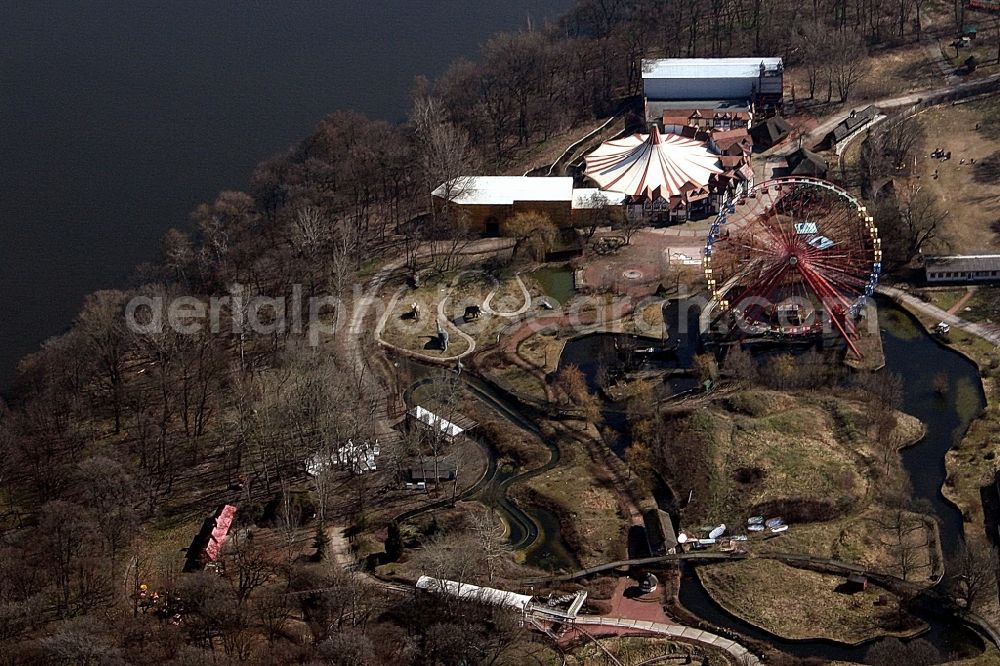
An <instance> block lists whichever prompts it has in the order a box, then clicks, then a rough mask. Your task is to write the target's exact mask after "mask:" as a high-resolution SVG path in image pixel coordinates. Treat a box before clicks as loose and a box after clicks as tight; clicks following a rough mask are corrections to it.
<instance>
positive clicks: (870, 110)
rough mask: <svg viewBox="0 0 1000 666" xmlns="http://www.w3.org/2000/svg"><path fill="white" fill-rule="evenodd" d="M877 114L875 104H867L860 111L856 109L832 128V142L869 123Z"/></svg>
mask: <svg viewBox="0 0 1000 666" xmlns="http://www.w3.org/2000/svg"><path fill="white" fill-rule="evenodd" d="M877 115H878V109H877V108H876V107H875V105H874V104H873V105H871V106H867V107H865V108H864V109H862V110H861V111H858V112H857V113H855V114H854V115H853V116H848V117H847V118H844V120H843V121H842V122H841V123H840V124H839V125H837V126H836V127H834V128H833V132H831V134H833V140H834V142H837V141H840V140H842V139H844V138H845V137H847V136H850V135H851V134H853V133H854V131H855V130H857V129H858V128H859V127H861V126H863V125H866V124H868V123H870V122H871V121H872V120H873V119H874V118H875V116H877Z"/></svg>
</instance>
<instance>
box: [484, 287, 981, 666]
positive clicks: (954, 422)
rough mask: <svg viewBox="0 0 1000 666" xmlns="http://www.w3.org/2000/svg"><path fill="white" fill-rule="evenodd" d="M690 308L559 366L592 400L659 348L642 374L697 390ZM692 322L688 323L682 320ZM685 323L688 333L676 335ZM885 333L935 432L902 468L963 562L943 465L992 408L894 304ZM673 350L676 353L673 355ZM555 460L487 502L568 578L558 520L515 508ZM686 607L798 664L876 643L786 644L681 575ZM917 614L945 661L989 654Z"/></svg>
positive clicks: (944, 618)
mask: <svg viewBox="0 0 1000 666" xmlns="http://www.w3.org/2000/svg"><path fill="white" fill-rule="evenodd" d="M684 307H685V306H684V304H682V303H677V302H672V303H670V304H668V307H667V309H666V310H665V314H666V315H667V317H666V318H667V321H668V323H669V329H668V331H667V333H666V335H665V336H664V339H663V340H656V339H651V338H635V337H634V336H626V335H619V334H603V333H598V334H591V335H585V336H582V337H580V338H576V339H573V340H570V341H569V342H568V343H567V344H566V347H565V349H564V351H563V354H562V356H561V357H560V366H564V365H566V364H569V363H573V364H575V365H577V366H578V367H579V368H580V369H581V371H583V373H584V375H585V376H586V378H587V381H588V383H589V386H590V388H591V390H594V391H599V390H600V383H601V381H600V377H599V374H600V368H601V366H602V365H605V364H606V362H607V361H608V360H609V359H610V358H611V356H612V355H614V354H618V353H619V349H618V346H619V345H625V346H628V347H630V348H633V347H636V346H640V347H641V346H653V347H659V348H660V349H661V350H662V353H657V354H652V355H649V356H646V357H643V358H641V359H640V361H639V364H638V365H637V368H638V369H640V370H654V371H660V372H664V373H666V375H667V377H666V378H665V380H664V381H665V392H667V393H676V392H679V391H684V390H689V389H691V388H694V387H695V380H694V379H692V378H690V377H683V376H676V375H677V374H678V371H681V370H683V369H684V368H690V366H691V362H692V359H693V356H694V355H695V354H696V353H698V351H699V350H700V340H699V336H698V317H697V312H693V314H692V313H685V311H684V309H683V308H684ZM685 314H688V315H690V316H686V317H685V316H684V315H685ZM678 322H680V325H678ZM879 325H880V328H881V329H882V339H883V344H884V349H885V357H886V369H885V370H884V371H885V372H893V373H898V374H899V375H900V376H901V378H902V381H903V387H904V393H903V409H904V411H906V412H907V413H909V414H911V415H913V416H915V417H917V418H919V419H920V420H921V421H922V422H923V423H924V424H925V425H926V426H927V434H926V436H925V437H924V439H923V440H921V441H920V442H919V443H918V444H916V445H914V446H912V447H910V448H909V449H907V450H905V451H904V452H903V455H902V462H903V465H904V467H905V469H906V470H907V471H908V473H909V475H910V477H911V481H912V488H913V497H914V498H915V499H921V500H926V501H927V502H928V503H929V506H930V507H931V509H932V511H933V513H934V515H935V516H936V518H937V520H938V523H939V525H940V535H941V542H942V547H943V550H944V552H945V555H946V558H947V557H948V556H949V555H951V554H953V553H954V552H955V548H956V547H957V546H958V544H959V543H960V541H961V539H962V517H961V514H960V512H959V511H958V510H957V508H955V507H954V506H953V505H952V504H950V503H949V502H948V501H947V500H946V499H945V498H944V497H943V495H942V494H941V490H940V489H941V485H942V484H943V482H944V479H945V468H944V455H945V453H946V452H947V451H948V449H949V448H951V447H952V446H953V445H954V443H955V442H956V441H957V439H958V438H960V437H961V436H962V435H963V434H964V433H965V431H966V430H967V428H968V426H969V424H970V423H971V421H972V420H973V419H974V418H975V417H976V415H977V414H978V413H979V412H980V411H981V410H982V409H983V407H984V406H985V396H984V394H983V391H982V385H981V382H980V380H979V374H978V369H977V368H976V366H975V364H973V363H972V362H971V361H969V360H968V359H966V358H965V357H964V356H962V355H960V354H958V353H956V352H954V351H952V350H950V349H949V348H947V347H946V346H944V345H942V344H940V343H939V342H938V341H937V340H935V339H934V338H933V337H932V336H930V335H929V334H928V333H927V332H926V331H925V330H924V328H923V327H922V326H921V325H920V324H919V322H917V321H916V319H914V318H913V317H912V316H911V315H910V314H909V313H907V312H905V311H903V310H901V309H900V308H898V307H897V306H895V305H894V304H892V303H890V302H886V301H883V302H880V303H879ZM668 349H670V350H671V351H667V350H668ZM939 375H941V376H945V377H947V380H948V390H947V391H946V392H944V393H943V394H942V393H941V392H938V391H936V390H935V377H937V376H939ZM466 385H467V386H468V387H469V388H470V389H471V390H472V392H473V394H475V395H476V396H477V397H478V398H479V399H480V400H483V401H484V402H486V403H487V404H488V405H489V406H490V407H491V408H492V409H494V410H495V411H497V412H499V413H500V414H501V415H502V416H504V417H505V418H507V419H508V420H510V421H512V422H513V423H515V424H517V425H519V426H521V427H523V428H525V429H528V430H530V431H532V432H535V433H537V432H538V431H537V428H536V427H535V425H534V423H533V422H531V420H530V418H528V416H527V415H525V414H523V413H522V412H523V408H522V407H521V406H520V405H518V404H517V403H516V401H514V400H513V399H510V398H509V397H508V396H505V395H503V394H502V392H500V391H498V390H497V389H496V387H493V386H490V385H488V384H486V383H484V382H482V381H480V380H478V379H477V378H474V377H471V376H468V375H466ZM604 417H605V422H606V424H607V425H608V426H610V427H611V428H613V429H615V430H617V431H618V432H619V434H620V435H621V436H620V437H619V438H618V441H617V442H616V444H615V445H614V446H613V448H614V449H615V452H616V453H617V454H618V455H623V454H624V451H625V449H626V448H627V446H628V437H627V428H626V427H625V426H626V424H625V417H624V414H623V413H622V411H621V410H620V409H617V408H615V407H614V405H613V404H610V403H609V404H608V405H607V406H606V409H605V412H604ZM547 445H548V446H549V448H550V452H551V454H552V455H551V458H550V460H549V461H548V463H546V464H545V465H543V466H542V467H540V468H536V469H534V470H528V471H525V472H520V473H515V470H513V469H503V468H502V467H501V468H497V466H496V464H495V459H494V460H492V461H491V470H495V473H493V472H490V473H488V475H487V476H488V477H489V478H488V479H487V480H486V481H485V482H484V485H483V487H482V488H481V489H479V495H478V496H479V498H480V499H481V500H483V501H484V502H486V503H487V504H489V505H492V506H495V507H496V508H497V510H498V511H499V512H500V513H501V515H502V516H504V519H505V522H506V523H507V524H508V527H509V530H508V535H509V540H510V542H511V543H512V545H515V546H518V547H523V548H525V549H526V561H527V562H528V563H529V564H532V565H534V566H538V567H539V568H543V569H546V570H556V569H568V568H571V567H572V565H573V564H574V563H575V562H574V558H573V557H572V555H571V554H570V553H569V551H568V549H567V548H566V546H565V544H564V543H563V542H562V539H561V537H560V532H559V524H558V520H557V518H556V517H555V516H554V515H553V514H552V513H551V512H549V511H546V510H545V509H542V508H541V507H533V506H518V505H516V504H514V503H512V502H511V501H510V500H509V499H508V498H507V496H506V495H507V491H508V490H509V488H510V486H511V485H512V484H513V483H516V482H519V481H522V480H524V479H525V478H528V477H530V476H533V475H535V474H540V473H542V472H544V471H546V470H548V469H551V468H552V467H554V466H555V465H557V464H558V462H559V453H558V448H557V447H555V446H554V445H552V444H550V443H547ZM654 495H655V496H656V500H657V502H659V503H660V504H661V507H662V508H664V509H666V510H668V511H669V512H670V513H671V515H672V516H674V518H675V520H676V516H677V512H676V508H675V506H674V501H673V497H672V496H671V494H670V491H669V489H668V488H666V487H665V486H663V487H660V488H659V489H658V491H657V492H656V493H654ZM682 574H683V575H682V584H681V588H680V593H679V597H680V602H681V604H682V605H683V606H684V607H685V608H687V609H688V610H689V611H691V612H692V613H694V614H695V615H696V616H698V617H700V618H702V619H703V620H706V621H707V622H710V623H711V624H714V625H716V626H717V627H720V628H722V629H723V630H724V631H725V630H729V631H732V632H737V633H739V634H742V635H745V636H748V637H750V638H754V639H757V640H761V641H764V642H767V643H769V644H771V645H774V646H775V647H777V648H778V649H780V650H782V651H785V652H787V653H790V654H793V655H796V656H799V657H821V658H825V659H829V660H848V661H856V662H863V661H864V658H865V654H866V653H867V652H868V650H869V649H870V648H871V646H872V645H873V644H874V643H875V641H869V642H866V643H863V644H860V645H855V646H852V645H845V644H842V643H837V642H835V641H829V640H786V639H781V638H778V637H776V636H774V635H772V634H770V633H768V632H766V631H763V630H761V629H759V628H757V627H754V626H753V625H750V624H748V623H746V622H744V621H743V620H741V619H739V618H737V617H735V616H733V615H731V614H729V613H728V612H727V611H725V610H724V609H723V608H722V607H721V606H719V605H718V604H717V603H716V602H715V601H714V600H713V599H712V598H711V597H710V596H709V595H708V594H707V593H706V591H705V589H704V588H703V587H702V585H701V583H700V582H699V580H698V577H697V576H696V575H695V573H694V571H693V570H692V568H691V567H689V566H685V567H684V569H683V571H682ZM914 612H915V614H916V615H917V616H919V617H920V618H921V619H922V620H923V621H924V622H926V623H927V625H928V627H929V629H928V630H927V631H926V632H925V633H924V634H922V635H921V638H923V639H926V640H928V641H930V642H931V643H933V644H934V645H935V646H936V647H937V648H938V650H939V651H940V652H941V654H942V656H943V657H965V656H971V655H975V654H977V653H979V652H981V651H982V650H983V648H984V644H983V641H982V639H981V638H980V637H979V636H978V635H976V634H975V633H974V632H973V631H971V630H970V629H968V628H967V627H965V626H964V625H962V624H961V623H959V622H957V621H956V620H955V619H954V618H952V617H950V616H949V615H948V614H947V613H945V612H944V611H943V610H942V609H939V608H935V607H934V606H933V605H932V604H931V603H923V604H921V605H920V607H918V608H916V609H914Z"/></svg>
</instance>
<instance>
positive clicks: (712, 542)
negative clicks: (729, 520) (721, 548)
mask: <svg viewBox="0 0 1000 666" xmlns="http://www.w3.org/2000/svg"><path fill="white" fill-rule="evenodd" d="M698 545H700V546H712V545H715V539H698Z"/></svg>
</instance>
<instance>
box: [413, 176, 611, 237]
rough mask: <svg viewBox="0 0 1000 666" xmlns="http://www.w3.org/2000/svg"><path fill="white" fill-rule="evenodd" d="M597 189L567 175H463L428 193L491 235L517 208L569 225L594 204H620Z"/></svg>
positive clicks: (471, 226) (471, 225)
mask: <svg viewBox="0 0 1000 666" xmlns="http://www.w3.org/2000/svg"><path fill="white" fill-rule="evenodd" d="M598 192H599V190H597V189H594V188H574V187H573V179H572V178H571V177H569V176H566V177H563V176H558V177H555V176H553V177H544V176H534V177H533V176H465V177H462V178H459V179H456V180H455V181H452V182H451V183H450V184H449V183H443V184H441V185H440V186H438V188H437V189H435V190H434V192H433V193H432V194H433V201H434V206H435V207H438V208H440V207H441V206H443V205H444V202H445V199H446V198H447V199H449V200H450V201H451V203H452V204H454V205H456V206H458V208H459V209H460V210H461V211H462V213H463V214H464V215H465V218H466V223H467V224H468V227H469V230H470V231H473V232H475V233H485V234H491V235H495V234H498V233H499V232H500V225H501V224H502V223H503V222H504V221H505V220H507V219H509V218H510V217H512V216H513V215H515V214H517V213H520V212H528V211H531V212H538V213H542V214H544V215H547V216H548V217H549V219H551V220H552V222H554V223H555V224H556V225H557V226H559V227H569V226H573V224H574V223H575V222H576V221H577V218H578V217H579V215H580V213H581V212H583V211H588V210H591V209H593V208H594V207H595V205H602V206H603V205H607V206H611V207H619V206H621V197H617V196H615V195H611V196H607V197H606V199H601V198H596V197H594V196H593V195H594V194H595V193H598Z"/></svg>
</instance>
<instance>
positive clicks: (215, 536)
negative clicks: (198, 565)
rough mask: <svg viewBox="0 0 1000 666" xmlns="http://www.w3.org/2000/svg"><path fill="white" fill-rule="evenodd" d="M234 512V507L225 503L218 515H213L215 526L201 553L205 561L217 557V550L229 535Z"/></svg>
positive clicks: (212, 560) (210, 560)
mask: <svg viewBox="0 0 1000 666" xmlns="http://www.w3.org/2000/svg"><path fill="white" fill-rule="evenodd" d="M235 514H236V507H235V506H233V505H232V504H227V505H225V506H224V507H222V509H221V510H219V515H217V516H216V517H215V526H214V527H213V528H212V532H211V533H210V534H209V536H208V543H206V544H205V549H204V550H203V551H202V555H203V557H204V559H205V561H207V562H214V561H215V560H216V559H217V558H218V557H219V551H220V550H222V545H223V544H224V543H225V542H226V538H227V537H228V536H229V528H230V526H231V525H232V524H233V516H234V515H235Z"/></svg>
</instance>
